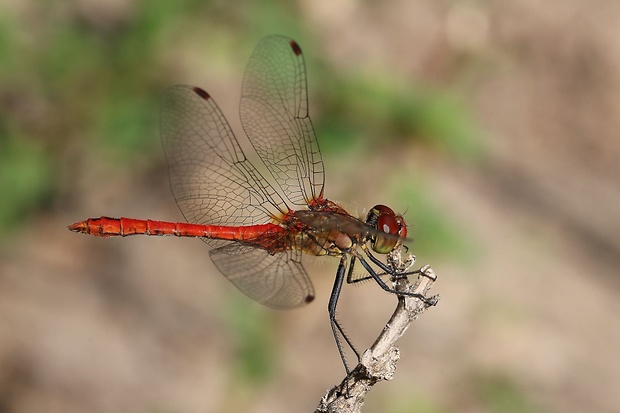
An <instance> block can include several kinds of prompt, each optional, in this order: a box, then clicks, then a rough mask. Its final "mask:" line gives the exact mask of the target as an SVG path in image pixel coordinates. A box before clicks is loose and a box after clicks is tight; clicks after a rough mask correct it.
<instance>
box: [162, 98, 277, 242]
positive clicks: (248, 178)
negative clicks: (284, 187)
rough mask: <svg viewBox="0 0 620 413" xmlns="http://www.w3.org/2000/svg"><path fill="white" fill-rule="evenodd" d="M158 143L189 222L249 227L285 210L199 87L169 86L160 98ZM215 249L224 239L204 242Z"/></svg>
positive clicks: (216, 107)
mask: <svg viewBox="0 0 620 413" xmlns="http://www.w3.org/2000/svg"><path fill="white" fill-rule="evenodd" d="M161 131H162V142H163V146H164V151H165V153H166V158H167V160H168V166H169V173H170V185H171V187H172V192H173V194H174V197H175V199H176V202H177V204H178V205H179V208H180V209H181V212H182V213H183V215H184V217H185V219H186V220H187V221H188V222H191V223H196V224H216V225H230V226H240V225H252V224H263V223H266V222H270V221H272V220H273V219H275V218H277V217H279V216H281V214H282V212H284V211H287V207H286V205H285V203H284V201H283V200H282V198H281V197H280V196H279V195H278V193H277V192H276V191H275V190H274V188H273V187H272V186H270V185H269V184H268V183H267V181H266V180H265V179H264V177H263V176H262V175H261V174H260V173H259V172H258V171H257V170H256V168H255V167H254V166H253V165H252V164H251V163H250V162H249V161H248V160H247V159H246V157H245V155H244V153H243V151H242V150H241V147H240V146H239V143H238V141H237V139H236V138H235V136H234V134H233V133H232V130H231V129H230V126H229V125H228V122H227V121H226V119H225V118H224V115H223V114H222V112H221V111H220V109H219V107H218V106H217V104H216V103H215V101H214V100H213V99H212V98H211V97H210V96H209V95H208V94H207V93H206V92H205V91H203V90H202V89H199V88H197V87H191V86H174V87H172V88H170V89H168V90H167V91H166V92H165V94H164V97H163V101H162V109H161ZM205 242H207V243H208V244H210V245H212V246H214V247H218V246H222V245H225V244H227V243H228V242H227V241H219V240H205Z"/></svg>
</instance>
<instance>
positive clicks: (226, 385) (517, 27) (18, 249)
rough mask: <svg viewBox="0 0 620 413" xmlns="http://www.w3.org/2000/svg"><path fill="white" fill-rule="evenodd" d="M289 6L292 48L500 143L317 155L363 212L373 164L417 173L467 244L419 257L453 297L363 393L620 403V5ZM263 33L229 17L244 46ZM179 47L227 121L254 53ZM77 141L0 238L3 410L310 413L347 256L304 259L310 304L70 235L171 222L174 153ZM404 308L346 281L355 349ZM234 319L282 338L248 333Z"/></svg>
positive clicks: (447, 405) (135, 248) (571, 0)
mask: <svg viewBox="0 0 620 413" xmlns="http://www.w3.org/2000/svg"><path fill="white" fill-rule="evenodd" d="M12 3H14V4H12ZM18 3H19V2H9V3H7V5H6V6H4V7H5V8H6V9H7V10H11V13H12V14H11V15H14V16H17V17H16V18H21V17H23V16H30V15H32V14H33V13H34V14H37V13H43V12H39V11H38V6H37V3H36V2H33V3H32V4H30V3H28V2H23V3H19V4H18ZM91 3H93V4H91ZM71 4H72V7H74V8H77V9H79V10H80V16H81V18H83V19H84V21H85V23H84V24H95V25H96V24H101V25H105V24H106V19H111V20H114V19H123V18H126V19H131V14H130V12H129V11H128V10H130V9H131V7H129V6H126V4H125V2H124V1H123V0H118V1H115V2H110V3H109V4H110V5H109V6H102V5H98V6H97V7H98V8H101V9H100V10H99V9H96V8H95V5H94V2H89V1H77V2H74V3H71ZM106 4H107V3H106ZM269 7H272V8H274V10H275V9H276V8H277V7H279V6H276V5H273V4H272V5H270V6H269ZM72 10H73V9H72ZM209 11H210V9H209V7H208V6H205V9H204V15H205V26H204V27H201V28H193V29H192V28H188V30H195V31H196V32H197V33H198V34H199V35H200V36H202V37H203V38H205V37H208V36H209V35H210V32H209V30H210V29H209V27H210V26H209V24H210V23H212V20H209V19H211V18H213V17H210V14H209ZM269 11H270V9H269V8H267V9H266V10H265V11H264V12H265V13H266V14H269ZM55 13H60V14H62V13H67V10H60V9H59V10H56V12H55ZM295 13H296V19H297V24H299V25H302V26H303V27H305V30H306V34H307V35H308V36H310V37H311V38H312V39H313V41H314V45H313V47H308V46H304V44H303V43H302V44H301V46H302V47H303V48H304V53H305V58H306V61H307V62H310V61H312V60H313V59H316V58H317V55H318V54H321V55H322V58H323V59H325V60H326V61H328V62H329V63H330V65H332V66H333V67H334V68H338V70H342V71H345V72H347V71H349V72H351V73H358V72H363V71H366V70H380V71H382V72H383V73H387V74H388V75H392V76H394V77H397V78H400V79H402V81H403V82H405V83H406V82H412V83H413V82H415V83H422V84H425V83H426V84H429V85H433V86H436V87H440V88H445V89H447V90H450V91H452V92H453V93H454V94H455V95H456V96H458V98H459V99H460V100H461V101H462V102H463V103H464V104H465V105H466V106H467V107H468V108H469V110H470V112H471V114H472V116H473V118H474V121H475V123H476V126H477V128H478V130H479V131H480V132H481V135H482V139H483V140H484V146H485V147H486V148H487V152H488V153H487V156H486V157H485V159H484V161H481V162H469V161H462V160H454V159H451V158H450V157H449V156H448V155H446V154H442V153H441V152H439V153H438V152H435V151H433V150H432V149H429V148H428V147H424V148H422V147H419V146H417V145H415V144H405V143H403V146H402V147H400V148H393V147H392V148H387V149H385V150H383V149H381V150H378V151H377V152H373V151H371V152H367V155H364V158H363V159H354V158H351V157H349V156H344V157H340V156H338V154H331V155H329V156H325V163H326V165H325V166H326V170H327V180H328V183H327V191H328V192H327V195H328V197H330V198H333V199H336V200H341V201H343V202H344V203H345V204H349V205H351V204H352V205H356V206H359V209H360V210H361V209H363V208H367V207H368V206H371V205H374V204H375V203H390V202H389V201H391V200H392V203H393V202H394V201H393V200H395V199H398V194H391V193H389V190H388V189H389V188H388V187H389V185H384V182H383V181H382V177H383V172H384V171H388V170H389V169H391V168H393V169H394V170H397V172H396V173H397V174H398V176H399V177H400V180H399V181H398V182H401V183H406V182H408V181H409V177H411V180H414V179H415V180H416V181H419V180H423V181H424V187H425V188H426V192H427V193H426V195H427V196H428V198H429V199H431V200H432V202H434V203H435V204H436V205H438V206H439V208H440V209H441V210H442V213H443V214H445V216H447V217H450V219H451V222H452V224H453V225H454V226H455V228H456V229H457V230H458V231H459V232H460V233H461V234H462V235H463V237H464V238H465V239H466V240H468V242H470V243H471V244H472V245H475V247H474V248H473V251H476V253H475V256H474V257H471V258H470V259H467V260H459V259H454V258H450V259H445V260H443V259H441V258H433V260H434V261H430V262H429V258H428V257H424V256H418V259H419V264H424V263H427V262H429V263H430V264H431V265H432V266H433V268H434V269H435V272H436V273H437V274H438V276H439V280H438V282H437V283H436V284H435V286H434V292H435V293H439V294H441V296H442V299H441V302H440V303H439V305H438V306H437V307H436V308H434V309H432V310H430V311H429V312H428V313H426V314H424V316H423V317H422V318H421V319H420V320H419V321H418V322H416V323H415V325H414V326H413V327H412V328H411V329H410V330H409V332H408V335H407V336H406V337H405V338H404V339H403V341H402V343H401V357H402V358H401V361H400V364H399V365H398V370H397V372H396V376H395V379H394V380H393V382H390V383H387V384H385V383H384V384H381V385H379V386H378V387H377V388H376V389H375V390H374V391H373V392H372V393H371V395H370V397H369V398H368V401H367V405H366V411H382V412H405V411H407V412H409V411H420V412H437V411H444V412H525V411H536V412H558V413H559V412H562V413H572V412H574V413H581V412H585V411H588V412H601V413H612V412H617V411H620V397H619V396H618V394H620V356H618V349H619V348H620V327H619V321H618V315H619V314H620V302H619V300H618V296H619V292H620V278H619V276H620V274H619V271H618V266H619V265H620V235H619V234H620V215H619V214H618V205H620V138H619V133H618V131H619V130H620V103H619V102H620V99H618V96H619V92H620V25H619V24H618V22H619V21H620V3H618V2H617V1H613V0H599V1H597V2H595V3H587V4H586V3H584V2H580V1H577V0H565V1H562V2H555V4H551V3H549V2H536V1H531V0H525V1H519V2H511V1H499V2H492V4H491V3H490V2H435V1H430V0H427V1H415V2H410V1H405V0H400V1H389V2H382V3H381V4H379V3H377V4H374V3H369V2H358V1H354V0H347V1H331V0H329V1H328V0H320V1H310V0H303V1H299V2H298V3H297V8H296V9H295ZM20 16H21V17H20ZM54 16H55V15H52V17H54ZM98 19H99V20H98ZM232 20H233V21H234V19H232ZM93 22H95V23H93ZM282 27H283V26H278V30H280V31H281V30H282ZM284 27H286V26H284ZM33 29H34V28H32V27H29V26H28V25H24V27H23V28H22V30H25V31H28V30H33ZM175 29H176V30H178V27H177V28H175ZM171 30H172V29H171ZM270 33H272V32H271V31H269V26H268V25H264V26H262V28H261V29H260V30H254V31H252V32H250V31H249V30H248V31H247V32H244V30H243V29H242V28H241V27H240V28H239V30H237V31H236V32H235V35H236V36H237V38H244V39H245V40H246V41H247V42H248V43H250V44H251V43H256V42H258V40H259V39H260V37H261V36H263V35H266V34H270ZM284 34H290V35H291V36H294V33H284ZM38 35H40V33H39V34H38ZM33 38H35V39H36V37H35V36H34V35H33ZM246 38H248V39H246ZM174 46H175V49H172V48H171V50H168V51H165V52H162V59H163V61H165V62H166V63H164V66H166V67H173V68H174V69H173V70H171V71H172V72H174V71H176V72H175V77H176V78H178V79H171V83H175V82H177V83H196V84H199V85H201V86H202V87H204V88H205V89H207V90H209V92H210V93H211V95H212V96H215V97H216V99H217V100H218V102H219V103H220V105H221V106H222V108H223V111H224V113H226V114H227V115H228V117H229V119H230V120H231V123H233V125H234V126H235V125H237V115H236V114H237V102H238V93H239V87H240V82H241V74H242V70H243V68H244V66H245V63H246V61H247V56H248V55H247V54H244V53H241V52H239V51H236V52H235V53H234V54H233V56H234V57H235V58H237V57H238V58H242V59H243V60H242V61H235V60H232V58H231V60H232V63H231V60H229V61H227V63H226V64H225V65H226V66H225V67H232V68H234V69H233V71H232V72H231V71H228V70H227V69H220V71H219V72H215V73H204V72H203V71H201V67H200V65H201V64H202V62H204V61H205V60H208V59H209V50H208V48H207V47H205V46H203V45H202V44H201V40H200V38H195V39H193V44H180V45H176V44H175V45H174ZM177 47H178V48H177ZM179 56H181V57H183V58H184V59H185V60H184V61H182V62H178V60H177V61H175V59H178V58H179ZM244 56H245V57H244ZM167 59H171V61H168V60H167ZM220 59H221V58H220ZM312 76H313V74H312V72H310V73H309V82H310V83H311V85H312V87H313V90H317V91H319V90H320V89H321V79H317V78H313V77H312ZM40 81H43V82H44V81H45V80H44V79H43V80H40ZM311 97H312V95H311ZM87 101H88V100H86V102H87ZM310 104H311V113H312V114H317V115H318V114H319V113H320V112H321V110H322V109H321V108H320V107H317V103H313V102H312V101H311V103H310ZM33 110H34V109H33ZM26 113H28V112H27V111H26ZM155 116H156V113H155V114H154V117H155ZM35 121H36V119H35ZM359 121H360V122H364V119H360V120H359ZM41 134H42V135H43V134H45V131H44V130H43V131H41ZM318 138H319V142H321V136H320V135H319V137H318ZM153 139H157V138H156V137H153ZM375 142H376V141H375ZM83 145H84V143H83V142H82V143H80V140H79V139H75V138H74V140H73V141H72V143H71V144H70V145H69V148H68V149H65V152H64V155H63V156H65V157H66V159H68V161H67V163H68V165H65V166H64V168H65V170H66V171H65V172H64V173H63V174H62V176H63V178H62V179H63V180H64V181H63V183H62V184H61V185H60V188H62V191H61V194H60V195H57V197H56V198H55V201H54V203H53V205H52V206H51V207H49V208H48V209H46V210H44V211H43V212H40V213H38V214H37V215H35V216H34V217H33V218H32V219H31V220H29V221H28V222H27V223H26V224H25V225H24V226H23V227H22V228H20V230H19V231H17V232H16V233H15V234H14V235H13V237H12V240H11V241H10V243H6V242H5V243H4V244H3V247H2V250H0V413H1V412H46V413H54V412H63V413H72V412H87V411H88V412H125V411H128V412H229V411H230V412H233V411H251V412H274V413H277V412H291V411H293V412H302V411H311V410H313V409H314V407H315V406H316V405H317V403H318V400H319V398H320V397H321V396H322V394H323V392H324V391H325V390H326V389H327V388H329V387H331V386H332V385H334V384H336V383H337V382H339V381H340V379H341V376H342V373H343V372H342V367H341V365H340V362H339V358H338V355H337V352H336V348H335V345H334V344H333V341H332V338H331V332H330V329H329V323H328V319H327V311H326V306H327V300H328V295H329V291H330V287H331V284H332V281H333V279H332V274H333V272H334V270H335V263H333V262H331V261H335V260H331V261H330V260H327V259H326V260H323V261H320V262H319V264H314V263H311V262H310V261H311V259H310V260H306V262H307V268H308V270H309V272H310V273H311V275H312V277H313V280H314V281H315V288H316V290H317V299H316V300H315V302H314V303H313V304H312V305H311V306H308V307H306V308H303V309H299V310H294V311H290V312H274V311H272V310H269V309H266V308H263V307H260V306H259V305H256V304H254V303H249V302H248V301H249V300H246V298H245V297H244V296H242V295H241V294H240V293H238V292H237V291H236V290H235V289H234V287H233V286H232V285H231V284H230V283H228V282H227V281H226V280H225V279H224V278H223V277H221V276H220V275H219V274H217V273H216V271H215V270H214V269H213V267H212V265H211V263H210V261H209V258H208V255H207V249H206V247H205V246H204V245H203V243H201V242H199V241H196V240H180V239H170V238H151V239H146V238H133V239H129V238H127V239H122V240H121V239H113V240H105V241H102V240H99V239H95V238H90V237H85V236H78V235H75V234H72V233H70V232H69V231H67V230H66V229H65V226H66V225H67V224H70V223H72V222H74V221H76V220H79V219H83V218H86V217H89V216H99V215H101V214H105V215H111V216H120V215H123V216H132V217H136V218H139V217H142V218H147V217H149V218H152V219H169V220H173V219H180V218H181V215H180V213H179V212H178V211H177V209H176V206H175V204H174V201H173V199H172V196H171V195H170V193H169V189H168V182H167V177H166V172H165V165H164V163H163V161H162V159H163V158H162V157H163V155H158V156H160V158H159V160H157V161H153V162H145V163H143V164H142V165H140V166H138V167H135V168H125V167H120V166H118V165H119V164H122V163H125V162H127V161H126V160H122V159H121V160H119V161H118V163H113V162H109V161H101V160H99V158H98V156H97V154H93V153H91V154H88V151H86V150H84V148H83ZM67 153H68V154H67ZM76 153H79V154H80V155H79V159H76V155H75V154H76ZM377 153H378V154H379V155H377ZM368 154H372V155H373V156H372V157H368V156H369V155H368ZM374 155H376V156H374ZM360 165H364V166H365V168H360V167H359V166H360ZM356 169H357V170H358V171H357V172H353V171H355V170H356ZM347 171H349V172H348V173H347ZM378 171H380V172H378ZM387 173H388V172H385V174H387ZM390 173H391V174H394V172H390ZM339 177H342V179H339ZM93 187H94V189H89V188H93ZM359 188H364V189H366V188H376V191H365V190H362V191H360V190H359ZM394 206H395V208H396V209H401V210H402V209H405V208H410V209H411V210H415V209H416V205H415V204H414V205H394ZM414 225H415V226H414V231H415V227H421V226H423V225H424V223H423V222H416V223H414ZM416 243H418V244H423V243H424V239H420V238H416ZM414 252H415V246H414ZM463 261H465V262H463ZM394 305H395V299H394V298H393V297H390V296H386V295H385V294H383V293H382V292H381V291H379V289H378V288H376V286H375V285H373V284H372V283H367V284H365V285H364V286H362V287H360V288H346V289H345V291H344V295H343V297H342V300H341V304H340V307H339V313H340V318H341V320H342V322H343V324H344V325H345V326H346V328H347V331H349V332H350V334H351V336H352V338H353V339H354V341H355V342H356V343H359V344H358V345H359V346H360V347H365V346H368V345H369V344H370V343H371V340H372V338H373V337H375V336H376V335H377V333H378V332H379V331H380V329H381V327H382V326H383V323H384V322H385V321H386V320H387V318H388V317H389V315H390V313H391V311H392V309H393V307H394ZM231 314H233V315H231ZM234 314H239V315H238V316H237V317H242V318H243V320H241V321H239V320H232V321H231V318H234V317H236V316H235V315H234ZM244 320H245V321H247V322H249V323H254V324H257V325H260V326H263V325H264V329H265V331H267V332H268V337H267V338H264V337H262V336H261V333H260V332H259V333H256V332H250V333H247V332H245V333H243V334H246V335H245V336H244V335H243V334H241V335H239V334H240V333H239V331H242V332H243V331H246V330H245V329H247V327H238V325H239V324H240V323H241V324H243V321H244ZM235 326H236V327H235ZM254 335H256V336H257V337H259V338H258V339H260V340H265V342H266V343H267V345H268V346H273V347H272V348H273V353H274V354H271V355H270V356H268V357H269V358H268V360H270V362H271V364H273V365H272V367H271V369H272V370H271V371H270V372H269V373H267V374H264V375H261V374H263V373H259V374H258V377H259V379H257V380H253V379H252V378H251V377H250V378H248V377H247V376H248V375H247V374H245V375H244V374H243V373H240V372H239V370H240V369H241V367H239V358H240V357H241V354H242V353H243V348H244V344H243V343H242V342H240V340H239V337H254ZM258 339H257V340H258ZM244 357H245V356H244ZM416 408H417V409H418V410H415V409H416Z"/></svg>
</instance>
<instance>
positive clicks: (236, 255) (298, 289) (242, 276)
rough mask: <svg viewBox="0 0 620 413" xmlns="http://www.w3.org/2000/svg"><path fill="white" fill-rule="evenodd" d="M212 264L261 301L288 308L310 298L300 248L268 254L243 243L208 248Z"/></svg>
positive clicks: (310, 284)
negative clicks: (212, 248) (298, 249)
mask: <svg viewBox="0 0 620 413" xmlns="http://www.w3.org/2000/svg"><path fill="white" fill-rule="evenodd" d="M210 254H211V259H212V260H213V263H214V264H215V266H216V267H217V268H218V269H219V270H220V272H222V274H224V275H225V276H226V277H227V278H228V279H229V280H230V281H232V283H233V284H235V286H236V287H237V288H239V289H240V290H241V291H242V292H243V293H245V294H246V295H248V296H250V297H251V298H252V299H254V300H256V301H258V302H259V303H261V304H265V305H267V306H269V307H273V308H292V307H299V306H301V305H304V304H308V303H309V302H311V301H312V300H313V299H314V288H313V287H312V282H311V281H310V279H309V278H308V275H307V273H306V270H305V269H304V268H303V266H302V265H301V262H300V259H301V252H299V251H295V250H293V251H290V250H289V251H285V252H279V253H276V254H270V253H268V252H267V251H265V250H262V249H258V248H254V247H252V246H248V245H243V244H229V245H225V246H223V247H220V248H217V249H214V250H211V253H210Z"/></svg>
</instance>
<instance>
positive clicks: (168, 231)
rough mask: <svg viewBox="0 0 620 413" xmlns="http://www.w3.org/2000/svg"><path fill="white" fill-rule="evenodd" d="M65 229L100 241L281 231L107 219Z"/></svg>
mask: <svg viewBox="0 0 620 413" xmlns="http://www.w3.org/2000/svg"><path fill="white" fill-rule="evenodd" d="M68 228H69V229H70V230H71V231H73V232H81V233H83V234H90V235H93V236H96V237H103V238H106V237H113V236H121V237H126V236H129V235H175V236H177V237H204V238H214V239H222V240H230V241H244V240H250V239H255V238H257V237H260V236H264V235H267V234H274V233H278V232H283V231H284V229H283V228H282V227H281V226H279V225H275V224H260V225H249V226H242V227H228V226H222V225H200V224H188V223H185V222H165V221H153V220H150V219H146V220H145V219H132V218H110V217H100V218H89V219H87V220H85V221H80V222H76V223H75V224H72V225H69V226H68Z"/></svg>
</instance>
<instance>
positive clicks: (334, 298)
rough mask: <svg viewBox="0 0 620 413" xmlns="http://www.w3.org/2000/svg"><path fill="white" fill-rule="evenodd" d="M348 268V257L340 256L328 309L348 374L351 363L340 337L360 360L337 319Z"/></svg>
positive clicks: (333, 331)
mask: <svg viewBox="0 0 620 413" xmlns="http://www.w3.org/2000/svg"><path fill="white" fill-rule="evenodd" d="M351 268H352V265H351V266H350V267H349V273H348V275H347V278H349V277H351V271H352V270H351ZM346 269H347V257H346V256H344V255H343V256H342V258H340V264H338V270H337V271H336V279H335V281H334V287H333V288H332V292H331V295H330V297H329V304H328V307H327V311H328V312H329V322H330V324H331V327H332V333H333V334H334V340H335V341H336V346H338V353H340V358H341V359H342V364H344V369H345V370H346V372H347V374H349V373H350V372H351V370H350V369H349V364H348V363H347V358H346V355H345V353H344V349H343V348H342V342H341V341H340V337H342V338H344V341H345V342H346V343H347V344H348V345H349V347H350V348H351V350H353V352H354V353H355V355H356V356H357V360H358V362H359V360H360V355H359V352H358V351H357V350H356V349H355V346H353V343H352V342H351V340H350V339H349V337H348V336H347V335H346V333H345V332H344V330H343V329H342V326H341V325H340V323H339V322H338V320H337V319H336V306H337V305H338V298H339V297H340V291H341V290H342V283H343V281H344V274H345V271H346Z"/></svg>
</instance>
